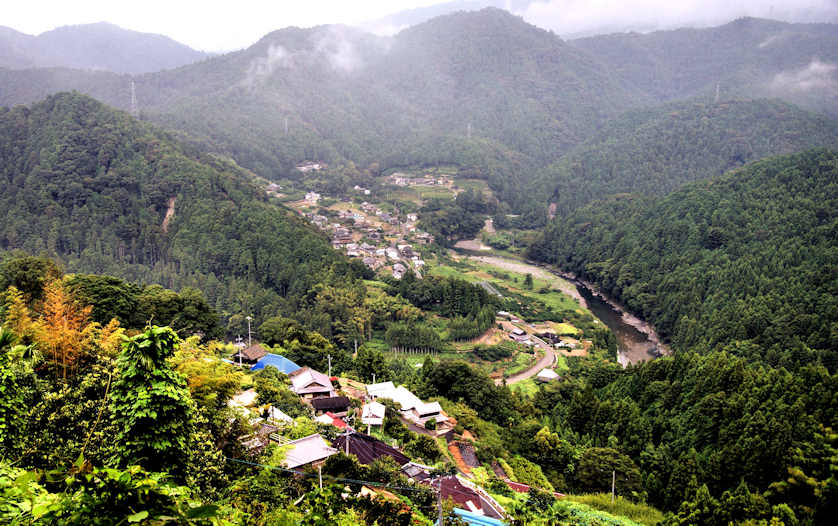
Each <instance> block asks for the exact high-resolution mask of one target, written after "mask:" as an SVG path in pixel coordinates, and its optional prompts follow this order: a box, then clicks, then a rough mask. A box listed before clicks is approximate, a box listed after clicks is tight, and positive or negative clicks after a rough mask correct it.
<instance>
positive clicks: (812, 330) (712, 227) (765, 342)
mask: <svg viewBox="0 0 838 526" xmlns="http://www.w3.org/2000/svg"><path fill="white" fill-rule="evenodd" d="M836 229H838V153H836V152H835V151H834V150H832V151H825V150H811V151H807V152H804V153H800V154H795V155H791V156H786V157H778V158H771V159H768V160H765V161H761V162H758V163H754V164H752V165H749V166H747V167H745V168H742V169H740V170H736V171H733V172H730V173H728V174H725V175H724V176H722V177H717V178H713V179H710V180H708V181H705V182H700V183H695V184H692V185H689V186H687V187H685V188H683V189H681V190H678V191H676V192H674V193H672V194H670V195H669V196H667V197H665V198H663V199H661V200H660V201H658V202H653V201H651V200H649V199H643V198H640V197H636V196H632V195H625V194H623V195H617V196H614V197H611V198H610V199H608V200H606V201H601V202H597V203H594V204H591V205H590V206H588V207H585V208H582V209H580V210H577V211H576V212H574V213H572V214H570V215H569V216H567V217H565V218H562V219H561V220H557V221H556V222H555V223H554V224H551V225H550V226H549V227H548V228H547V230H546V231H545V233H544V235H543V237H542V239H541V240H540V241H539V242H537V243H535V244H534V245H533V246H532V247H531V248H530V252H529V254H530V257H533V258H535V259H539V260H541V261H548V262H550V263H555V264H557V265H558V266H560V267H562V268H564V269H566V270H569V271H572V272H576V273H578V274H579V275H580V276H582V277H584V278H586V279H589V280H591V281H593V282H594V283H596V284H597V285H598V286H599V287H601V288H602V289H603V290H604V291H606V292H607V293H608V294H611V295H613V296H614V297H616V298H619V299H620V300H621V301H623V302H625V304H626V306H627V307H628V308H629V309H630V310H631V311H632V312H637V313H639V314H640V315H642V316H643V317H645V318H646V319H647V320H649V321H650V322H651V323H653V324H654V325H655V327H656V328H657V329H658V331H659V332H660V334H661V335H662V336H664V337H665V338H667V339H670V340H671V341H672V344H673V346H674V347H675V348H676V349H697V350H705V351H706V350H709V349H718V348H727V349H728V350H729V351H730V352H733V353H735V354H740V355H743V356H746V357H748V358H749V359H753V360H760V361H765V362H767V363H770V364H772V365H775V366H784V367H788V368H795V367H799V366H800V365H801V364H803V363H807V362H810V361H815V360H818V361H822V362H823V363H825V364H826V365H827V366H828V367H829V368H830V369H832V370H835V369H836V368H838V340H836V334H838V333H836V331H835V328H836V326H838V299H836V298H838V289H836V284H837V283H838V282H836V279H835V275H836V271H838V247H836V240H838V231H836Z"/></svg>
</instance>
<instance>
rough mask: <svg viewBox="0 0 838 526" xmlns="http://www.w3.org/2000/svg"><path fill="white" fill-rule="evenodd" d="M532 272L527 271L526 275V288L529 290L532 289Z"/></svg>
mask: <svg viewBox="0 0 838 526" xmlns="http://www.w3.org/2000/svg"><path fill="white" fill-rule="evenodd" d="M532 287H533V284H532V274H530V273H529V272H527V275H526V276H525V277H524V288H525V289H528V290H532Z"/></svg>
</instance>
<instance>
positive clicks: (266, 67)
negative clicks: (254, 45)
mask: <svg viewBox="0 0 838 526" xmlns="http://www.w3.org/2000/svg"><path fill="white" fill-rule="evenodd" d="M292 65H293V56H292V55H291V54H290V53H288V51H287V50H286V49H285V48H284V47H282V46H280V45H275V44H271V45H270V47H268V51H267V53H266V54H265V55H264V56H262V57H258V58H255V59H253V61H251V63H250V64H249V65H248V68H247V73H246V76H245V79H244V81H243V83H244V84H245V85H246V86H248V87H253V85H254V84H256V83H257V82H259V81H261V80H263V79H265V78H267V77H270V76H271V75H272V74H273V72H274V71H275V70H276V69H277V68H290V67H291V66H292Z"/></svg>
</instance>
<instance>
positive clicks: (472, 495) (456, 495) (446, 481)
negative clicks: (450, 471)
mask: <svg viewBox="0 0 838 526" xmlns="http://www.w3.org/2000/svg"><path fill="white" fill-rule="evenodd" d="M432 486H436V483H433V484H432ZM438 487H439V488H440V491H441V492H442V498H443V500H444V499H448V498H449V497H450V498H451V500H453V501H454V502H455V503H456V504H457V505H458V506H459V507H462V508H465V509H469V508H468V505H467V504H466V502H468V501H471V502H472V503H473V504H474V505H475V506H477V507H478V508H480V509H482V510H483V513H484V514H485V515H486V516H487V517H492V518H495V519H502V518H503V517H502V516H501V515H500V514H499V513H498V512H497V510H495V508H494V507H492V506H491V505H490V504H489V502H488V501H486V499H484V498H483V497H481V496H480V495H479V494H478V493H477V492H476V491H474V490H473V489H471V488H469V487H468V486H466V485H464V484H463V483H462V482H460V481H459V480H457V477H453V476H451V477H445V478H443V479H442V481H441V482H440V486H438Z"/></svg>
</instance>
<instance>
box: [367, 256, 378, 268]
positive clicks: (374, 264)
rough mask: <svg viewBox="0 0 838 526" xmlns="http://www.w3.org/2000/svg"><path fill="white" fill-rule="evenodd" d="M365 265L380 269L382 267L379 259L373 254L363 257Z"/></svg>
mask: <svg viewBox="0 0 838 526" xmlns="http://www.w3.org/2000/svg"><path fill="white" fill-rule="evenodd" d="M363 262H364V265H366V266H368V267H369V268H371V269H372V270H378V269H379V267H381V264H380V263H379V262H378V260H377V259H375V258H374V257H371V256H367V257H365V258H364V259H363Z"/></svg>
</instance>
